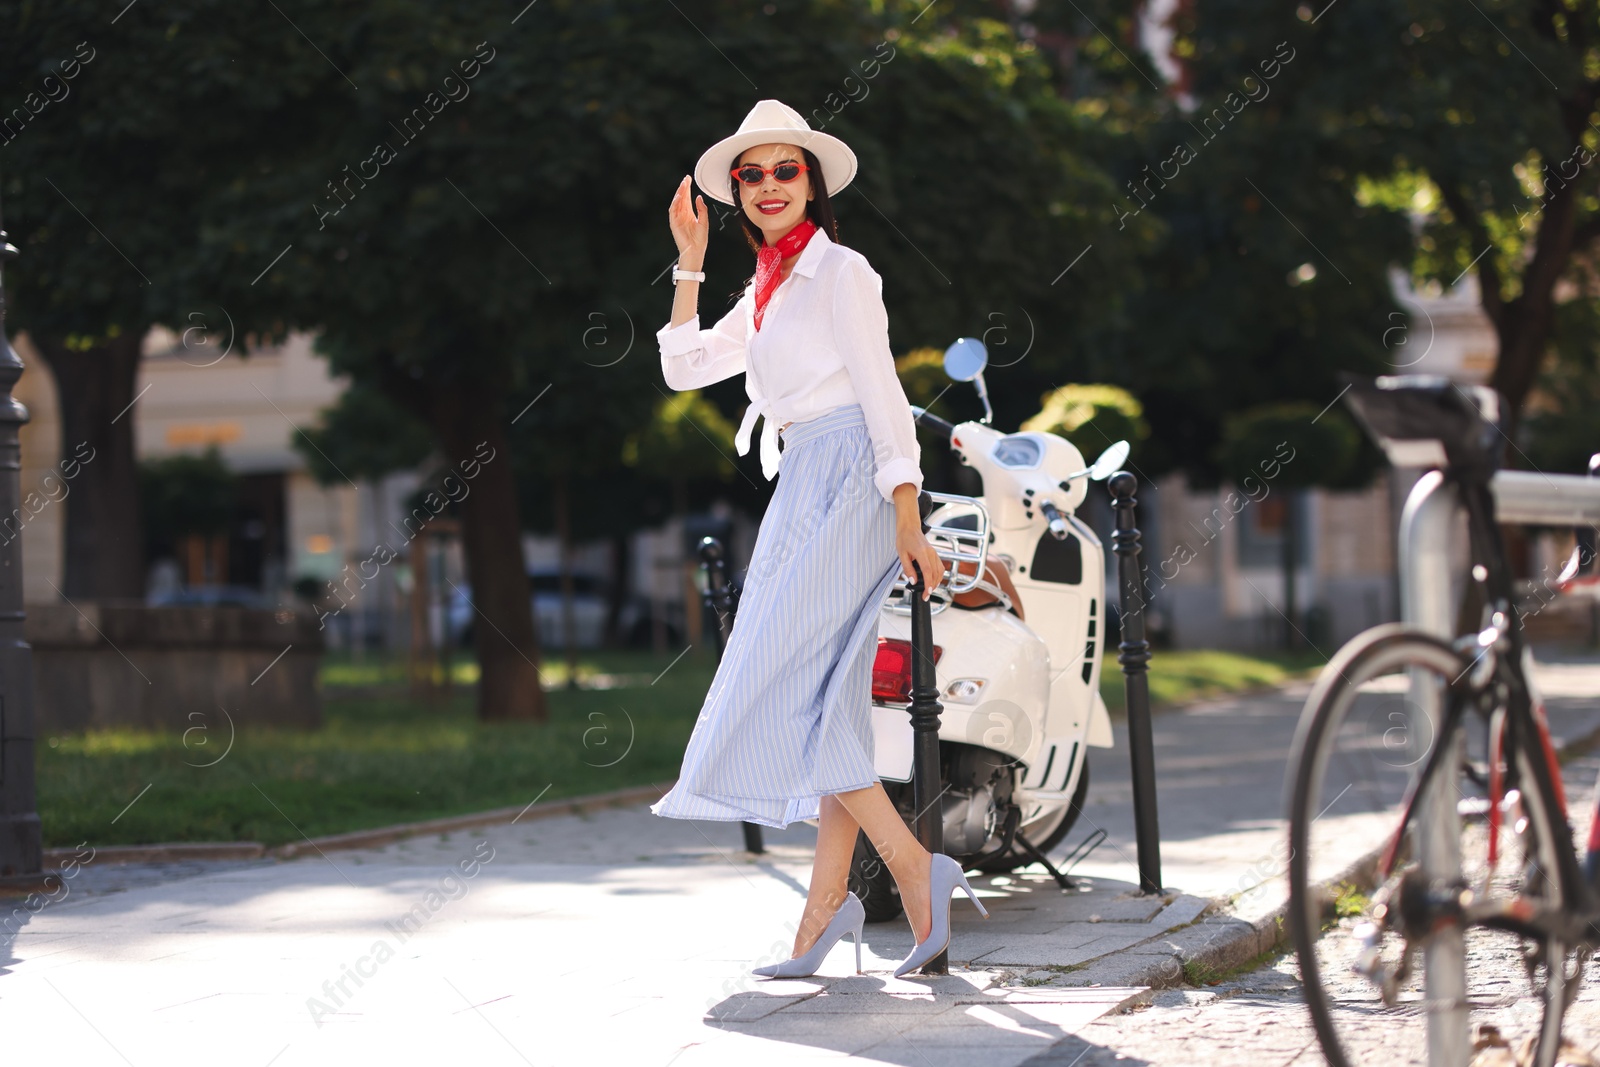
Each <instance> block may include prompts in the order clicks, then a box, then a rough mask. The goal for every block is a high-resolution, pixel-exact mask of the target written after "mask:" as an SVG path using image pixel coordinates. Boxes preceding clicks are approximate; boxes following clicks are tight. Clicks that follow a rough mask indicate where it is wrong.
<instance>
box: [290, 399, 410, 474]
mask: <svg viewBox="0 0 1600 1067" xmlns="http://www.w3.org/2000/svg"><path fill="white" fill-rule="evenodd" d="M292 444H293V447H294V450H295V451H296V452H298V453H299V454H300V457H301V458H302V459H303V460H305V464H306V469H307V470H309V471H310V472H311V475H312V477H313V478H315V479H316V481H317V484H318V485H322V486H329V485H339V484H344V483H345V479H346V478H350V479H355V478H362V479H379V478H383V477H384V476H386V475H389V474H393V473H395V472H397V471H405V470H411V469H412V468H414V467H416V466H418V465H419V464H421V463H422V462H423V461H424V460H426V459H427V458H428V456H429V454H430V453H431V452H432V451H433V436H432V434H431V433H429V431H428V427H427V426H426V425H424V424H423V423H421V422H419V421H418V420H417V418H416V417H415V416H414V415H412V414H411V413H410V412H408V411H406V410H405V409H404V408H401V407H399V406H398V405H396V404H395V403H394V401H392V400H390V399H389V398H388V397H387V396H385V395H384V394H383V393H382V392H380V391H378V390H377V389H376V388H374V387H373V386H372V385H371V384H370V383H366V382H355V383H353V384H352V385H351V386H350V387H349V388H348V389H346V390H345V391H344V392H342V393H340V394H339V399H338V400H337V401H336V402H335V403H334V405H333V406H332V407H330V408H327V409H325V410H324V411H323V412H322V424H321V425H320V426H316V427H312V428H310V429H306V430H303V431H302V432H300V433H297V434H296V435H295V436H294V438H293V439H292Z"/></svg>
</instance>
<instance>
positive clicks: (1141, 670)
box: [1107, 471, 1161, 895]
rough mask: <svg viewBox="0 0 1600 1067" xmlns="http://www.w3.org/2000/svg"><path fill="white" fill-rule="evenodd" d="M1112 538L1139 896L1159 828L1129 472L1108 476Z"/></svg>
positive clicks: (1155, 869)
mask: <svg viewBox="0 0 1600 1067" xmlns="http://www.w3.org/2000/svg"><path fill="white" fill-rule="evenodd" d="M1107 484H1108V488H1109V489H1110V490H1111V508H1112V510H1113V511H1114V512H1116V529H1115V531H1114V532H1113V533H1112V535H1111V542H1112V545H1113V551H1115V552H1116V554H1117V574H1118V576H1119V577H1120V579H1121V583H1120V584H1121V587H1122V588H1121V606H1120V609H1119V619H1120V622H1121V629H1122V642H1121V644H1119V645H1118V646H1117V647H1118V652H1117V662H1118V663H1120V664H1122V681H1123V685H1124V688H1125V691H1126V693H1127V701H1128V758H1129V760H1130V761H1131V762H1132V765H1133V826H1134V839H1135V840H1136V841H1137V842H1138V845H1139V892H1141V893H1144V894H1146V895H1149V894H1152V893H1160V892H1161V826H1160V820H1159V819H1158V818H1157V816H1156V756H1155V742H1154V740H1152V738H1151V734H1150V678H1149V676H1148V675H1147V673H1146V672H1147V671H1148V670H1149V663H1150V643H1149V642H1148V641H1146V640H1145V639H1144V609H1145V606H1146V604H1145V590H1144V582H1143V580H1142V579H1141V578H1140V575H1139V528H1138V527H1137V526H1135V525H1134V524H1133V520H1134V514H1133V509H1134V505H1135V504H1136V503H1137V501H1135V500H1134V499H1133V493H1134V490H1136V489H1138V488H1139V481H1138V479H1136V478H1135V477H1134V476H1133V475H1131V474H1129V473H1128V472H1127V471H1118V472H1117V473H1116V474H1113V475H1112V476H1111V480H1110V482H1109V483H1107Z"/></svg>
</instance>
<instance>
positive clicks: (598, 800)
mask: <svg viewBox="0 0 1600 1067" xmlns="http://www.w3.org/2000/svg"><path fill="white" fill-rule="evenodd" d="M671 784H672V783H670V782H668V783H665V784H664V785H644V786H635V787H633V788H631V789H614V790H611V791H610V792H606V793H590V794H588V795H586V796H578V797H567V798H565V799H562V800H547V801H545V802H544V803H542V804H532V805H526V806H523V807H508V808H494V809H492V810H490V811H480V812H473V813H471V814H468V815H451V816H447V817H445V818H442V819H426V820H424V821H422V822H409V823H396V824H394V825H392V826H381V827H377V828H375V829H371V830H356V831H353V832H351V833H347V834H331V835H328V836H326V837H311V838H307V839H306V840H304V841H294V842H290V843H289V844H287V845H278V846H276V847H274V848H268V847H267V846H265V845H263V844H262V843H261V842H259V841H177V842H170V843H166V844H155V845H105V846H102V847H99V848H96V849H94V855H93V856H92V857H91V858H90V859H89V860H88V861H84V860H81V859H80V860H78V862H79V864H80V865H87V864H90V863H173V862H178V861H184V860H248V859H261V858H264V857H271V858H273V859H280V860H287V859H294V858H295V857H297V856H303V855H307V854H309V853H312V852H328V851H333V850H336V849H352V848H377V847H379V846H381V845H388V844H393V843H394V842H396V841H400V840H403V839H405V838H408V837H421V836H426V835H428V834H442V833H450V832H453V831H456V830H473V829H476V828H478V827H481V826H497V825H500V824H502V823H512V822H518V821H520V820H522V819H547V818H550V817H552V816H556V815H572V814H577V813H579V812H584V811H590V810H593V809H596V808H606V807H616V806H620V805H626V804H637V803H638V802H640V801H642V800H649V801H655V800H659V799H661V796H662V795H663V794H664V793H665V792H666V791H667V789H668V788H670V787H671ZM77 856H78V850H77V849H71V848H49V849H45V851H44V868H45V869H44V871H43V872H41V874H40V875H39V876H38V877H40V878H43V877H46V876H48V875H50V874H54V873H58V872H59V871H60V869H61V868H62V867H63V866H64V865H65V864H67V863H68V862H70V861H72V860H73V859H74V858H75V857H77Z"/></svg>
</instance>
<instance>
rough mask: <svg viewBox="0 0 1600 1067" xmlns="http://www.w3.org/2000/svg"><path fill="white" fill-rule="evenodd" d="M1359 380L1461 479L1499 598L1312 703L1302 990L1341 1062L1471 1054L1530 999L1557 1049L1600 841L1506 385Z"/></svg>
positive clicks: (1534, 1050)
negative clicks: (1557, 737)
mask: <svg viewBox="0 0 1600 1067" xmlns="http://www.w3.org/2000/svg"><path fill="white" fill-rule="evenodd" d="M1348 380H1349V382H1350V388H1349V389H1348V391H1347V393H1346V394H1345V395H1346V396H1347V397H1348V400H1347V402H1348V403H1349V406H1350V408H1351V409H1352V410H1353V412H1354V414H1355V416H1356V418H1357V421H1358V422H1360V423H1361V424H1362V426H1363V428H1364V429H1365V430H1366V432H1367V433H1368V434H1369V435H1371V436H1372V437H1373V438H1374V439H1375V440H1376V441H1377V442H1378V443H1379V444H1380V445H1381V446H1382V447H1383V448H1384V450H1385V451H1386V452H1387V453H1388V454H1389V457H1390V459H1391V461H1392V462H1394V463H1395V465H1396V466H1432V467H1434V468H1435V469H1436V470H1438V471H1439V476H1438V478H1439V479H1442V482H1435V483H1434V484H1431V485H1430V486H1429V487H1428V488H1429V490H1430V491H1453V492H1454V493H1456V494H1458V498H1459V501H1460V505H1461V506H1463V507H1464V510H1465V512H1466V517H1467V529H1468V544H1469V555H1470V569H1469V578H1470V581H1468V582H1463V583H1462V584H1463V588H1464V591H1465V592H1470V591H1472V590H1473V588H1474V587H1475V588H1476V590H1477V593H1478V595H1479V596H1480V597H1481V601H1482V604H1481V608H1482V610H1481V622H1480V624H1479V625H1477V626H1476V628H1472V627H1468V628H1466V629H1467V630H1468V631H1469V632H1466V633H1464V634H1462V635H1461V636H1458V637H1456V638H1455V639H1453V640H1447V639H1445V638H1443V637H1440V636H1437V635H1436V634H1435V633H1430V632H1427V631H1426V630H1424V629H1421V628H1419V627H1417V626H1414V625H1410V626H1408V625H1404V624H1397V623H1391V624H1386V625H1383V626H1378V627H1374V628H1373V629H1370V630H1367V631H1366V632H1364V633H1361V634H1359V635H1357V636H1356V637H1355V638H1353V639H1352V640H1351V641H1350V642H1349V643H1347V644H1346V645H1345V646H1344V647H1343V648H1342V649H1340V651H1339V652H1338V653H1337V654H1336V655H1335V656H1334V657H1333V659H1332V660H1331V661H1330V662H1329V663H1328V665H1327V666H1326V667H1325V668H1324V669H1323V671H1322V673H1321V675H1320V676H1319V677H1318V679H1317V681H1316V683H1315V685H1314V686H1313V688H1312V691H1311V694H1310V696H1309V697H1308V699H1307V701H1306V705H1305V709H1304V711H1303V713H1302V715H1301V719H1300V723H1299V726H1298V729H1297V731H1296V735H1295V740H1294V744H1293V748H1292V750H1291V755H1290V763H1289V778H1288V781H1287V782H1286V784H1285V793H1286V797H1287V800H1288V806H1289V910H1288V921H1289V926H1290V935H1291V940H1292V944H1293V946H1294V949H1295V952H1296V955H1297V957H1298V961H1299V965H1300V971H1301V977H1302V982H1303V986H1304V992H1305V998H1306V1004H1307V1006H1308V1008H1309V1009H1310V1013H1311V1018H1312V1022H1313V1025H1314V1027H1315V1030H1316V1034H1317V1038H1318V1041H1319V1042H1320V1044H1321V1046H1322V1049H1323V1054H1324V1056H1325V1057H1326V1059H1327V1061H1328V1062H1329V1064H1331V1065H1332V1067H1351V1065H1352V1064H1355V1063H1358V1062H1363V1061H1373V1060H1376V1059H1378V1058H1380V1057H1381V1059H1382V1061H1383V1062H1384V1063H1385V1064H1388V1063H1392V1062H1395V1061H1396V1060H1401V1059H1405V1058H1410V1059H1412V1060H1413V1061H1415V1062H1421V1060H1420V1059H1418V1058H1417V1057H1418V1054H1419V1053H1421V1052H1424V1051H1425V1053H1426V1059H1427V1062H1428V1063H1429V1064H1431V1065H1433V1067H1461V1065H1464V1064H1466V1063H1467V1062H1468V1058H1469V1056H1470V1055H1471V1052H1472V1050H1473V1049H1474V1048H1475V1047H1477V1048H1481V1047H1483V1046H1484V1045H1486V1044H1492V1043H1503V1041H1504V1039H1503V1038H1502V1037H1498V1035H1497V1034H1496V1032H1495V1030H1491V1029H1487V1028H1488V1027H1494V1028H1496V1029H1498V1028H1499V1027H1500V1026H1502V1025H1505V1024H1513V1025H1520V1024H1521V1022H1522V1020H1521V1019H1520V1018H1519V1016H1524V1015H1532V1016H1535V1017H1536V1018H1534V1019H1533V1020H1531V1021H1532V1022H1533V1031H1534V1032H1533V1034H1532V1035H1531V1037H1529V1038H1528V1039H1527V1040H1526V1041H1525V1042H1524V1049H1523V1053H1524V1056H1525V1057H1528V1058H1527V1059H1525V1060H1524V1062H1534V1063H1537V1064H1538V1065H1539V1067H1551V1065H1552V1064H1554V1063H1555V1062H1556V1058H1557V1055H1558V1053H1559V1052H1560V1051H1561V1042H1560V1035H1561V1023H1562V1018H1563V1016H1564V1014H1565V1012H1566V1009H1567V1007H1568V1006H1569V1005H1570V1004H1571V1002H1572V999H1573V997H1574V995H1575V994H1576V991H1577V989H1578V985H1579V981H1580V979H1581V977H1582V972H1583V964H1584V961H1585V958H1586V957H1587V956H1588V955H1589V954H1590V952H1592V951H1593V950H1594V948H1595V947H1596V946H1597V945H1600V930H1597V927H1596V923H1597V922H1600V908H1597V903H1596V902H1597V899H1600V897H1597V895H1596V893H1595V892H1594V888H1593V882H1592V880H1591V876H1592V875H1593V874H1594V872H1596V870H1600V839H1597V838H1596V837H1595V836H1594V832H1593V831H1591V836H1590V839H1589V844H1588V853H1587V857H1586V862H1585V866H1584V867H1582V868H1580V866H1579V863H1578V858H1577V854H1576V852H1575V850H1574V848H1573V837H1572V829H1571V824H1570V822H1569V821H1568V815H1567V807H1566V797H1565V794H1564V787H1563V785H1562V781H1561V774H1560V768H1559V764H1558V762H1557V759H1556V756H1555V752H1554V749H1553V746H1552V744H1551V740H1550V732H1549V728H1548V725H1547V723H1546V720H1545V715H1544V709H1543V705H1542V702H1541V701H1540V700H1539V697H1538V693H1537V691H1536V690H1535V688H1534V686H1533V684H1532V680H1531V671H1530V668H1529V664H1530V663H1531V655H1530V653H1529V651H1528V649H1527V647H1526V644H1525V640H1524V635H1523V633H1522V630H1521V626H1520V621H1519V619H1518V618H1517V616H1516V613H1515V600H1514V596H1513V593H1514V587H1513V580H1512V574H1511V570H1510V568H1509V566H1508V565H1507V561H1506V555H1505V547H1504V544H1503V543H1502V539H1501V537H1500V532H1499V528H1498V526H1497V525H1496V509H1495V494H1494V492H1493V491H1492V488H1491V483H1492V482H1493V480H1494V479H1495V476H1496V473H1497V471H1498V470H1499V468H1500V466H1501V460H1502V456H1503V451H1504V445H1505V437H1504V434H1503V432H1502V421H1501V418H1500V399H1499V396H1498V394H1497V393H1495V392H1494V391H1493V390H1490V389H1488V388H1486V387H1482V386H1476V387H1462V386H1457V385H1455V384H1453V383H1451V382H1449V381H1448V380H1445V379H1439V378H1431V377H1423V376H1399V377H1391V378H1379V379H1377V380H1375V381H1358V380H1355V379H1348ZM1427 477H1433V476H1427ZM1416 499H1417V494H1416V493H1415V492H1414V493H1413V502H1412V503H1409V504H1408V509H1409V508H1412V507H1413V506H1414V504H1415V501H1416ZM1434 551H1437V552H1443V551H1444V548H1443V546H1434ZM1404 563H1405V560H1404V558H1403V559H1402V565H1403V567H1404ZM1408 588H1410V587H1408ZM1414 597H1415V594H1413V598H1414ZM1469 603H1470V602H1469ZM1413 606H1414V605H1413ZM1463 614H1470V610H1469V611H1468V612H1464V613H1463ZM1397 698H1399V699H1398V700H1397ZM1594 827H1595V828H1596V829H1600V818H1596V820H1595V823H1594ZM1503 836H1504V837H1509V844H1510V849H1509V850H1506V849H1502V847H1501V845H1502V837H1503ZM1508 851H1509V852H1510V854H1509V855H1508V854H1507V852H1508ZM1352 856H1354V857H1355V858H1353V859H1352ZM1419 955H1420V956H1421V957H1422V966H1421V967H1420V968H1419V967H1417V966H1416V959H1417V957H1418V956H1419ZM1508 960H1512V961H1516V960H1520V962H1521V964H1522V967H1523V970H1524V971H1525V973H1526V976H1527V978H1528V981H1529V983H1530V984H1531V986H1532V989H1533V992H1534V998H1533V1001H1532V1002H1531V1003H1529V1002H1527V1001H1525V1000H1524V999H1523V998H1519V997H1517V996H1516V995H1515V994H1514V993H1511V992H1510V991H1508V990H1507V989H1506V988H1504V984H1503V983H1502V982H1500V980H1499V974H1500V973H1501V972H1502V971H1503V970H1504V964H1505V962H1506V961H1508ZM1475 1014H1476V1016H1477V1019H1476V1023H1477V1027H1476V1030H1475V1031H1474V1030H1473V1029H1472V1028H1471V1026H1472V1024H1473V1022H1474V1015H1475ZM1419 1019H1420V1020H1421V1025H1420V1026H1416V1025H1413V1023H1414V1022H1415V1021H1416V1020H1419ZM1374 1042H1377V1043H1378V1044H1379V1046H1380V1047H1379V1049H1377V1050H1376V1055H1366V1056H1363V1055H1362V1054H1363V1053H1364V1052H1369V1051H1371V1046H1372V1045H1373V1044H1374Z"/></svg>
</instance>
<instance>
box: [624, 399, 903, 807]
mask: <svg viewBox="0 0 1600 1067" xmlns="http://www.w3.org/2000/svg"><path fill="white" fill-rule="evenodd" d="M779 440H780V442H781V444H782V447H783V456H782V459H781V461H780V467H779V471H780V473H779V476H778V484H777V487H776V489H775V490H774V491H773V494H772V501H771V503H770V504H769V505H768V507H767V511H766V514H765V515H763V516H762V518H761V525H760V528H759V529H758V530H757V532H756V544H755V550H754V552H753V553H752V554H751V558H750V567H749V570H748V571H747V572H746V574H745V581H744V588H743V590H742V591H741V592H740V595H739V606H738V613H737V614H736V616H735V619H734V625H733V631H732V633H731V634H730V635H729V639H728V645H727V648H726V649H724V650H723V655H722V661H721V662H720V663H719V664H718V665H717V672H716V676H715V677H714V678H713V679H712V682H711V688H710V690H709V691H708V693H707V694H706V700H705V704H704V705H703V706H702V708H701V710H700V718H699V719H698V720H697V721H696V722H695V726H694V732H693V734H692V735H691V736H690V738H689V745H688V749H687V750H686V751H685V753H684V756H683V769H682V772H681V773H680V775H679V777H678V781H677V784H676V785H674V786H673V787H672V789H671V791H670V792H668V793H667V795H666V796H664V797H662V798H661V799H660V800H659V801H658V802H657V803H655V804H654V805H652V806H651V809H650V810H651V811H653V812H655V813H656V814H657V815H663V816H667V817H669V818H674V819H720V820H743V821H746V822H753V823H760V824H762V825H765V826H775V827H780V828H781V827H783V826H786V825H787V824H789V823H791V822H794V821H796V820H798V819H814V818H816V817H817V815H818V805H819V804H820V802H821V799H822V796H823V795H824V794H827V793H843V792H847V791H849V790H852V789H861V788H864V787H866V786H870V785H872V784H873V783H875V782H876V781H877V780H878V776H877V773H876V771H875V770H874V769H873V745H872V695H871V687H872V662H873V659H874V657H875V656H876V653H877V646H878V640H877V639H878V611H879V609H880V608H881V607H882V605H883V603H884V600H885V599H886V598H887V597H888V594H889V590H890V588H891V587H893V585H894V582H895V578H896V576H897V575H898V574H899V573H900V569H901V568H900V557H899V553H898V552H897V551H896V549H895V508H894V505H893V504H891V503H889V502H888V501H887V500H885V499H884V498H883V496H882V494H880V493H879V492H878V489H877V486H876V485H875V484H874V483H873V475H874V474H875V473H876V470H877V464H876V461H875V458H874V455H873V445H872V439H871V437H870V435H869V434H868V433H867V424H866V420H865V419H864V417H863V416H862V413H861V405H860V404H850V405H847V406H845V407H842V408H837V409H835V410H833V411H830V412H828V413H827V414H825V415H821V416H818V417H817V418H815V419H810V420H808V421H806V422H796V423H794V424H793V425H791V426H789V427H788V428H787V429H785V430H784V431H783V432H782V434H781V436H780V438H779Z"/></svg>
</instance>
